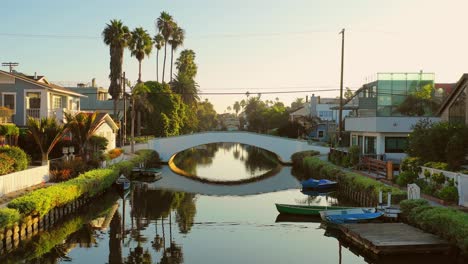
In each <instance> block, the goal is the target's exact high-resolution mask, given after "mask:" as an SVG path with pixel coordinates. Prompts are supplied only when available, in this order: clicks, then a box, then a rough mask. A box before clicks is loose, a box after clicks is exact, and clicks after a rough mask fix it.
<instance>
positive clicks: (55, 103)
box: [52, 95, 62, 109]
mask: <svg viewBox="0 0 468 264" xmlns="http://www.w3.org/2000/svg"><path fill="white" fill-rule="evenodd" d="M60 108H62V97H60V96H55V95H53V96H52V109H60Z"/></svg>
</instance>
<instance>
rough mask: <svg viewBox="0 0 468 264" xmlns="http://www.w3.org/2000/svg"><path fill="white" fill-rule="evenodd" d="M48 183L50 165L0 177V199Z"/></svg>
mask: <svg viewBox="0 0 468 264" xmlns="http://www.w3.org/2000/svg"><path fill="white" fill-rule="evenodd" d="M48 181H49V165H48V164H47V165H43V166H38V167H32V168H29V169H26V170H23V171H17V172H13V173H10V174H6V175H2V176H0V197H2V196H3V195H5V194H7V193H11V192H15V191H18V190H21V189H24V188H28V187H31V186H34V185H37V184H40V183H45V182H48Z"/></svg>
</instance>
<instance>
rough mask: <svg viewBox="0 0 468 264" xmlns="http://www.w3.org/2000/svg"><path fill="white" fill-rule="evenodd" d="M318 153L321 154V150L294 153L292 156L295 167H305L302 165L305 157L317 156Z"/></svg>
mask: <svg viewBox="0 0 468 264" xmlns="http://www.w3.org/2000/svg"><path fill="white" fill-rule="evenodd" d="M317 155H320V152H318V151H315V150H307V151H301V152H297V153H294V154H293V155H292V156H291V161H292V164H293V166H294V167H296V168H297V169H303V167H302V165H303V160H304V158H306V157H312V156H317Z"/></svg>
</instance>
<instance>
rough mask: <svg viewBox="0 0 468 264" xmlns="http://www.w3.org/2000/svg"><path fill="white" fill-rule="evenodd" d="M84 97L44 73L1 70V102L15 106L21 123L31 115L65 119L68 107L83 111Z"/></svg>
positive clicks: (68, 110) (15, 121)
mask: <svg viewBox="0 0 468 264" xmlns="http://www.w3.org/2000/svg"><path fill="white" fill-rule="evenodd" d="M82 97H86V96H85V95H82V94H79V93H76V92H74V91H71V90H69V89H66V88H64V87H61V86H59V85H55V84H53V83H50V82H49V81H48V80H47V79H46V78H45V77H44V76H38V75H36V74H35V75H33V76H29V75H24V74H22V73H18V72H6V71H1V70H0V106H3V107H6V108H9V109H11V110H12V113H13V116H12V118H11V121H12V122H13V123H15V124H16V125H17V126H25V125H26V121H27V119H28V117H33V118H43V117H55V118H57V119H58V120H60V121H63V120H64V112H65V111H67V112H77V111H80V98H82Z"/></svg>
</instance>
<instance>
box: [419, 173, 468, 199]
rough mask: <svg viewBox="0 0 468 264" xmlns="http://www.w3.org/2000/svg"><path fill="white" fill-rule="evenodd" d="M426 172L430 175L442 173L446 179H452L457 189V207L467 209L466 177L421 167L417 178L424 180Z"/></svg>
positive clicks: (467, 181) (467, 186)
mask: <svg viewBox="0 0 468 264" xmlns="http://www.w3.org/2000/svg"><path fill="white" fill-rule="evenodd" d="M426 170H427V171H429V172H430V173H431V175H432V174H433V173H440V172H442V173H443V174H444V175H445V176H446V177H448V178H450V179H454V180H455V185H456V186H457V188H458V197H459V198H458V205H461V206H465V207H468V175H466V174H462V173H457V172H452V171H445V170H439V169H433V168H430V167H424V166H421V173H419V178H425V176H424V171H426Z"/></svg>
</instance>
